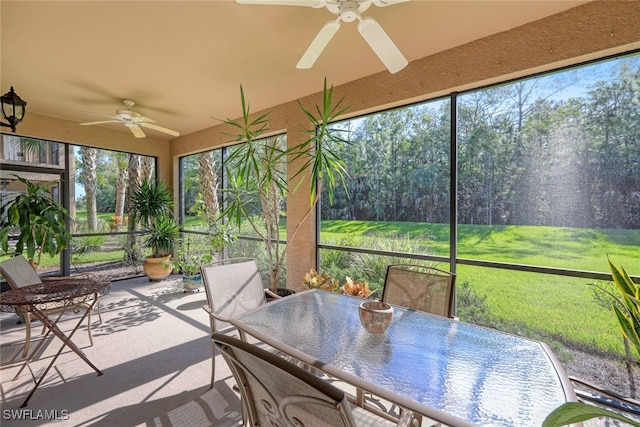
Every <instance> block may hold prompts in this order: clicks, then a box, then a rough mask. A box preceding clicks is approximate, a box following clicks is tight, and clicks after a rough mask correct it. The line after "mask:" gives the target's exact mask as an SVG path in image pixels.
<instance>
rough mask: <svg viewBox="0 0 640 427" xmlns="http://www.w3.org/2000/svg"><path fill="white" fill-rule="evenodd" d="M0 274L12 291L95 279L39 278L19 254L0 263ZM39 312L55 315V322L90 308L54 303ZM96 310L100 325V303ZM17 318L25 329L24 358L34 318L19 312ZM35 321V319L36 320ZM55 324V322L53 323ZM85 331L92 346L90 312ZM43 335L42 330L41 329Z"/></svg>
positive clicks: (81, 302) (80, 277) (91, 276)
mask: <svg viewBox="0 0 640 427" xmlns="http://www.w3.org/2000/svg"><path fill="white" fill-rule="evenodd" d="M0 274H1V275H2V277H4V279H5V280H6V281H7V283H8V284H9V286H10V287H11V288H12V289H19V288H21V287H24V286H29V285H37V284H43V283H44V284H46V283H47V282H49V283H52V282H57V281H78V282H82V281H83V280H89V279H93V280H95V279H97V277H96V276H95V275H92V274H83V275H78V276H73V277H48V278H41V277H40V276H38V273H36V271H35V270H34V269H33V267H31V264H29V261H27V259H26V258H25V257H24V256H22V255H21V254H15V255H13V256H12V258H8V259H6V260H4V261H0ZM38 308H40V310H41V311H42V312H43V313H44V314H45V315H46V316H47V317H51V316H52V315H55V314H57V315H58V317H57V318H56V322H57V321H58V320H59V319H60V318H61V317H62V315H63V314H64V313H66V312H67V311H73V312H74V313H78V312H79V311H80V310H88V309H89V308H90V306H89V304H87V303H85V302H83V301H80V302H78V303H77V304H71V305H64V306H60V305H57V304H55V303H49V304H43V305H42V306H41V307H38ZM96 310H97V312H98V318H99V319H100V323H102V316H101V315H100V301H98V302H97V303H96ZM17 314H18V316H20V318H21V319H22V320H23V321H24V324H25V329H26V338H25V343H24V349H23V351H22V357H26V356H27V353H28V351H29V346H30V344H31V321H32V320H34V319H35V317H34V316H33V315H32V314H31V313H29V312H28V311H20V312H17ZM36 320H37V319H36ZM54 323H55V322H54ZM87 330H88V333H89V342H90V343H91V345H93V336H92V335H91V310H89V313H87ZM43 333H44V329H43Z"/></svg>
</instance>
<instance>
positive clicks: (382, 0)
mask: <svg viewBox="0 0 640 427" xmlns="http://www.w3.org/2000/svg"><path fill="white" fill-rule="evenodd" d="M408 1H410V0H373V4H375V5H376V6H378V7H384V6H391V5H394V4H398V3H405V2H408Z"/></svg>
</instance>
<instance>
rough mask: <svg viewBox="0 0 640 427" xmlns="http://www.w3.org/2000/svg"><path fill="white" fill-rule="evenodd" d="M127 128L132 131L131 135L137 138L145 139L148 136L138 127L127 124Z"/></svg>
mask: <svg viewBox="0 0 640 427" xmlns="http://www.w3.org/2000/svg"><path fill="white" fill-rule="evenodd" d="M125 126H126V127H128V128H129V129H131V133H133V136H135V137H136V138H144V137H145V136H146V135H145V134H144V132H142V129H140V126H138V125H134V124H129V123H125Z"/></svg>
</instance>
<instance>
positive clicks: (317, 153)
mask: <svg viewBox="0 0 640 427" xmlns="http://www.w3.org/2000/svg"><path fill="white" fill-rule="evenodd" d="M240 101H241V106H242V118H241V119H240V120H232V119H227V120H223V122H224V123H226V124H227V125H229V126H231V127H232V128H233V129H234V130H235V131H236V133H235V134H232V135H230V136H231V137H232V138H233V141H234V142H238V143H241V144H238V145H237V146H236V147H234V148H233V150H231V154H230V155H229V156H228V157H227V159H226V160H225V164H226V177H227V185H228V187H227V188H226V189H225V190H223V191H225V193H226V197H225V200H226V207H225V209H224V210H223V211H222V213H221V217H222V218H224V219H226V220H227V221H228V222H229V223H231V224H234V225H236V226H237V227H238V228H240V224H241V223H248V224H249V225H250V227H251V228H252V230H253V231H254V233H255V234H256V235H257V236H258V237H259V238H260V239H261V240H262V242H263V243H264V248H265V252H266V255H267V259H268V263H269V274H270V282H271V284H270V287H271V290H272V291H274V292H275V291H276V288H277V284H278V282H279V280H280V276H281V274H282V271H283V267H284V261H285V255H286V251H285V250H284V249H283V248H282V247H281V245H280V243H279V242H280V220H281V218H282V217H284V206H283V205H284V199H285V197H286V195H287V193H288V192H289V189H290V187H289V184H288V182H287V167H289V166H291V165H296V166H297V165H300V166H297V167H298V169H297V171H296V173H295V174H294V175H293V180H296V179H297V180H299V181H301V180H305V179H308V180H309V183H310V186H311V199H310V206H309V210H308V211H307V213H306V215H305V216H304V217H303V219H302V220H301V221H300V222H299V223H298V224H297V225H296V226H295V227H294V229H293V232H292V233H291V235H289V236H287V239H288V240H291V239H293V238H294V237H295V235H296V233H297V231H298V228H299V227H300V224H301V223H302V222H303V221H304V220H305V219H306V217H307V216H308V215H310V213H311V212H312V209H313V207H314V206H315V204H316V203H317V201H318V198H319V197H320V193H321V190H322V186H323V184H324V185H325V187H326V188H327V192H328V194H329V199H330V200H332V199H333V190H334V188H335V187H336V186H337V185H338V184H340V183H342V185H343V186H345V185H344V179H345V176H346V173H347V172H346V167H345V164H344V161H343V160H342V159H341V158H340V157H339V156H338V155H337V154H336V153H335V152H334V151H332V149H331V145H332V144H342V143H347V141H346V140H345V139H343V138H342V133H343V131H340V130H336V129H333V128H331V127H330V124H331V123H332V122H333V121H335V120H336V119H337V118H338V117H339V116H341V115H342V114H344V113H345V111H346V110H347V107H345V106H343V100H342V99H340V100H338V101H337V102H335V103H334V101H333V86H331V87H328V86H327V82H326V79H325V81H324V86H323V92H322V104H321V105H317V106H316V107H315V109H312V110H309V109H306V108H305V107H304V106H303V105H302V104H299V106H300V108H301V109H302V112H303V114H304V115H305V116H306V117H307V118H308V119H309V122H310V129H308V133H309V138H308V139H307V140H306V141H304V142H302V143H300V144H298V145H296V146H294V147H292V148H289V149H287V148H286V147H284V144H283V143H282V142H283V141H282V140H281V138H280V137H267V135H268V134H269V132H270V129H269V118H268V115H269V113H265V114H262V115H260V116H257V117H255V118H252V117H251V113H250V110H249V103H248V102H247V101H246V99H245V94H244V90H243V88H242V86H240ZM299 183H300V182H297V183H295V184H294V185H293V186H292V187H293V188H297V185H298V184H299ZM345 191H346V186H345ZM257 207H259V209H260V215H256V213H257V212H256V210H257Z"/></svg>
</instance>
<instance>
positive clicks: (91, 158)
mask: <svg viewBox="0 0 640 427" xmlns="http://www.w3.org/2000/svg"><path fill="white" fill-rule="evenodd" d="M80 156H81V157H82V182H83V184H84V191H85V195H86V200H87V230H88V231H96V230H97V229H98V209H97V203H96V186H97V183H96V181H97V177H96V158H97V156H98V150H97V149H95V148H90V147H80Z"/></svg>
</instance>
